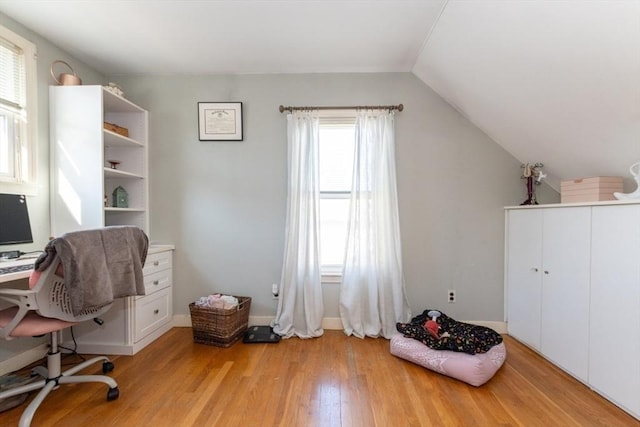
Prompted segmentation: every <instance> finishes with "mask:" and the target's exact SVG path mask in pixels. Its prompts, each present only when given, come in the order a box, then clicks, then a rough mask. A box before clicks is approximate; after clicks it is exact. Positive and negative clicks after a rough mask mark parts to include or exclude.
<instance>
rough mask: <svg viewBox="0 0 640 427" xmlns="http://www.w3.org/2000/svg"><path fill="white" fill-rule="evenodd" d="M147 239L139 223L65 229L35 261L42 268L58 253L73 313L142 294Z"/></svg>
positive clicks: (36, 267)
mask: <svg viewBox="0 0 640 427" xmlns="http://www.w3.org/2000/svg"><path fill="white" fill-rule="evenodd" d="M148 247H149V239H148V237H147V235H146V234H145V233H144V232H143V231H142V230H141V229H139V228H138V227H131V226H113V227H105V228H101V229H96V230H84V231H75V232H72V233H67V234H65V235H63V236H62V237H59V238H57V239H53V240H51V241H50V242H49V243H48V244H47V246H46V247H45V252H44V253H43V254H42V255H40V257H39V258H38V259H37V260H36V262H35V269H36V270H38V271H43V270H45V269H46V268H47V267H48V266H49V264H51V262H52V261H53V259H54V258H55V255H56V254H57V255H58V256H59V257H60V261H61V263H62V268H63V272H64V282H65V286H66V288H67V292H68V293H69V297H70V298H71V309H72V311H73V314H74V315H78V314H80V313H82V312H83V311H85V310H91V309H97V308H100V307H104V306H105V305H107V304H110V303H112V302H113V300H114V299H115V298H120V297H126V296H133V295H144V278H143V276H142V267H143V266H144V262H145V260H146V258H147V250H148Z"/></svg>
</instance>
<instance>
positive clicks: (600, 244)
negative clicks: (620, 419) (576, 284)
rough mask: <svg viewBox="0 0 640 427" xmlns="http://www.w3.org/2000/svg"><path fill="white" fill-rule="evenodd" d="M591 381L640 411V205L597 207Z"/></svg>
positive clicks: (627, 405) (593, 277)
mask: <svg viewBox="0 0 640 427" xmlns="http://www.w3.org/2000/svg"><path fill="white" fill-rule="evenodd" d="M592 230H593V231H592V242H593V243H592V244H593V250H592V257H593V263H592V266H591V326H590V343H589V344H590V348H589V383H590V385H591V386H592V387H593V388H595V389H596V390H598V391H599V392H600V393H602V394H604V395H605V396H607V397H609V398H610V399H611V400H613V401H615V402H616V403H618V404H619V405H621V406H623V407H624V408H626V409H627V410H629V411H630V412H633V413H635V415H636V416H640V206H638V205H628V206H598V207H594V208H593V229H592Z"/></svg>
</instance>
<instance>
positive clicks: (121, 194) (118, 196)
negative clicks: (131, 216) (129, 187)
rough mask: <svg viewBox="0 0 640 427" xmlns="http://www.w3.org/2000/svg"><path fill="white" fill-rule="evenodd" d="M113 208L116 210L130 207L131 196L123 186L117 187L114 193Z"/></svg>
mask: <svg viewBox="0 0 640 427" xmlns="http://www.w3.org/2000/svg"><path fill="white" fill-rule="evenodd" d="M112 196H113V207H114V208H128V207H129V194H128V193H127V191H126V190H125V189H124V188H122V187H121V186H117V187H116V188H115V190H113V193H112Z"/></svg>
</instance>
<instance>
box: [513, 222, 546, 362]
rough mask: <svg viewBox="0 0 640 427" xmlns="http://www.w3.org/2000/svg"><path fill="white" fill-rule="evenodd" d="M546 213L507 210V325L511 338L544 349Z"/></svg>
mask: <svg viewBox="0 0 640 427" xmlns="http://www.w3.org/2000/svg"><path fill="white" fill-rule="evenodd" d="M542 212H543V211H542V210H541V209H522V210H510V211H507V215H506V218H507V247H506V258H507V270H506V284H507V325H508V331H509V335H511V336H513V337H514V338H517V339H518V340H519V341H522V342H523V343H525V344H527V345H529V346H531V347H533V348H536V349H539V348H540V275H541V268H542Z"/></svg>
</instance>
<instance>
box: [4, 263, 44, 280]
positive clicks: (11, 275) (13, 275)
mask: <svg viewBox="0 0 640 427" xmlns="http://www.w3.org/2000/svg"><path fill="white" fill-rule="evenodd" d="M34 262H36V257H31V258H19V259H15V260H10V261H0V268H2V267H14V266H16V265H25V264H32V265H33V263H34ZM32 271H33V270H23V271H17V272H15V273H7V274H0V283H5V282H11V281H12V280H18V279H25V278H27V277H29V276H30V275H31V272H32Z"/></svg>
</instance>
